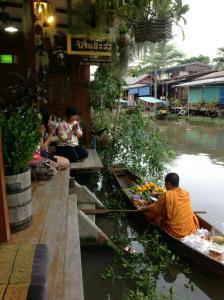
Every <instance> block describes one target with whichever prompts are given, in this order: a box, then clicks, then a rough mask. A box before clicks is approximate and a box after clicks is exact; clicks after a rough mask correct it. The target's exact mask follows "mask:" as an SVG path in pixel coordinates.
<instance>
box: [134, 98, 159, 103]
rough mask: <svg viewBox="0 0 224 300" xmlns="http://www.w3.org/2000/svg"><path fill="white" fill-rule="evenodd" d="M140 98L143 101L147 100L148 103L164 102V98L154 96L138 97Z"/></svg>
mask: <svg viewBox="0 0 224 300" xmlns="http://www.w3.org/2000/svg"><path fill="white" fill-rule="evenodd" d="M138 99H139V100H141V101H144V102H147V103H153V104H156V103H164V101H163V100H160V99H156V98H154V97H138Z"/></svg>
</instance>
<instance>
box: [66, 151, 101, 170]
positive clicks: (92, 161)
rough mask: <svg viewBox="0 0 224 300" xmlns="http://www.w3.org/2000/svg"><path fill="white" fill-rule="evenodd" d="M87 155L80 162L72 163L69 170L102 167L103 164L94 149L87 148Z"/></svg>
mask: <svg viewBox="0 0 224 300" xmlns="http://www.w3.org/2000/svg"><path fill="white" fill-rule="evenodd" d="M88 152H89V156H88V157H87V158H86V159H85V160H84V161H82V162H75V163H72V164H71V166H70V169H71V170H98V169H102V168H103V164H102V162H101V160H100V158H99V156H98V154H97V152H96V150H94V149H88Z"/></svg>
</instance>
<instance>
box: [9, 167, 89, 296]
mask: <svg viewBox="0 0 224 300" xmlns="http://www.w3.org/2000/svg"><path fill="white" fill-rule="evenodd" d="M68 193H69V170H66V171H59V173H58V174H57V175H56V176H55V177H54V178H52V179H51V180H49V181H45V182H38V183H35V184H34V185H33V200H32V208H33V220H32V225H31V226H30V227H29V228H27V229H26V230H23V231H21V232H19V233H15V234H12V235H11V237H10V240H9V243H31V244H33V243H44V244H47V246H48V248H49V273H48V277H47V284H46V289H47V297H46V299H47V300H59V299H60V300H83V299H84V296H83V284H82V271H81V257H80V241H79V228H78V217H77V200H76V198H75V195H68Z"/></svg>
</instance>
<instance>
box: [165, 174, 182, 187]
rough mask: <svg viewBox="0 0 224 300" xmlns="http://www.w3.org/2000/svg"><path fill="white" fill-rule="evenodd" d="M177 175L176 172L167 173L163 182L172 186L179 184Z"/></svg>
mask: <svg viewBox="0 0 224 300" xmlns="http://www.w3.org/2000/svg"><path fill="white" fill-rule="evenodd" d="M179 181H180V179H179V175H178V174H176V173H168V174H167V175H166V177H165V184H166V185H167V184H168V185H171V186H173V187H178V186H179Z"/></svg>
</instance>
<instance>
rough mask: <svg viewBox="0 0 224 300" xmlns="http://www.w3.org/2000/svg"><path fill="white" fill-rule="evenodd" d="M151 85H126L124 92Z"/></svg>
mask: <svg viewBox="0 0 224 300" xmlns="http://www.w3.org/2000/svg"><path fill="white" fill-rule="evenodd" d="M149 85H150V84H149V83H138V84H130V85H126V86H124V87H123V88H124V90H130V89H138V88H141V87H145V86H149Z"/></svg>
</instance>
